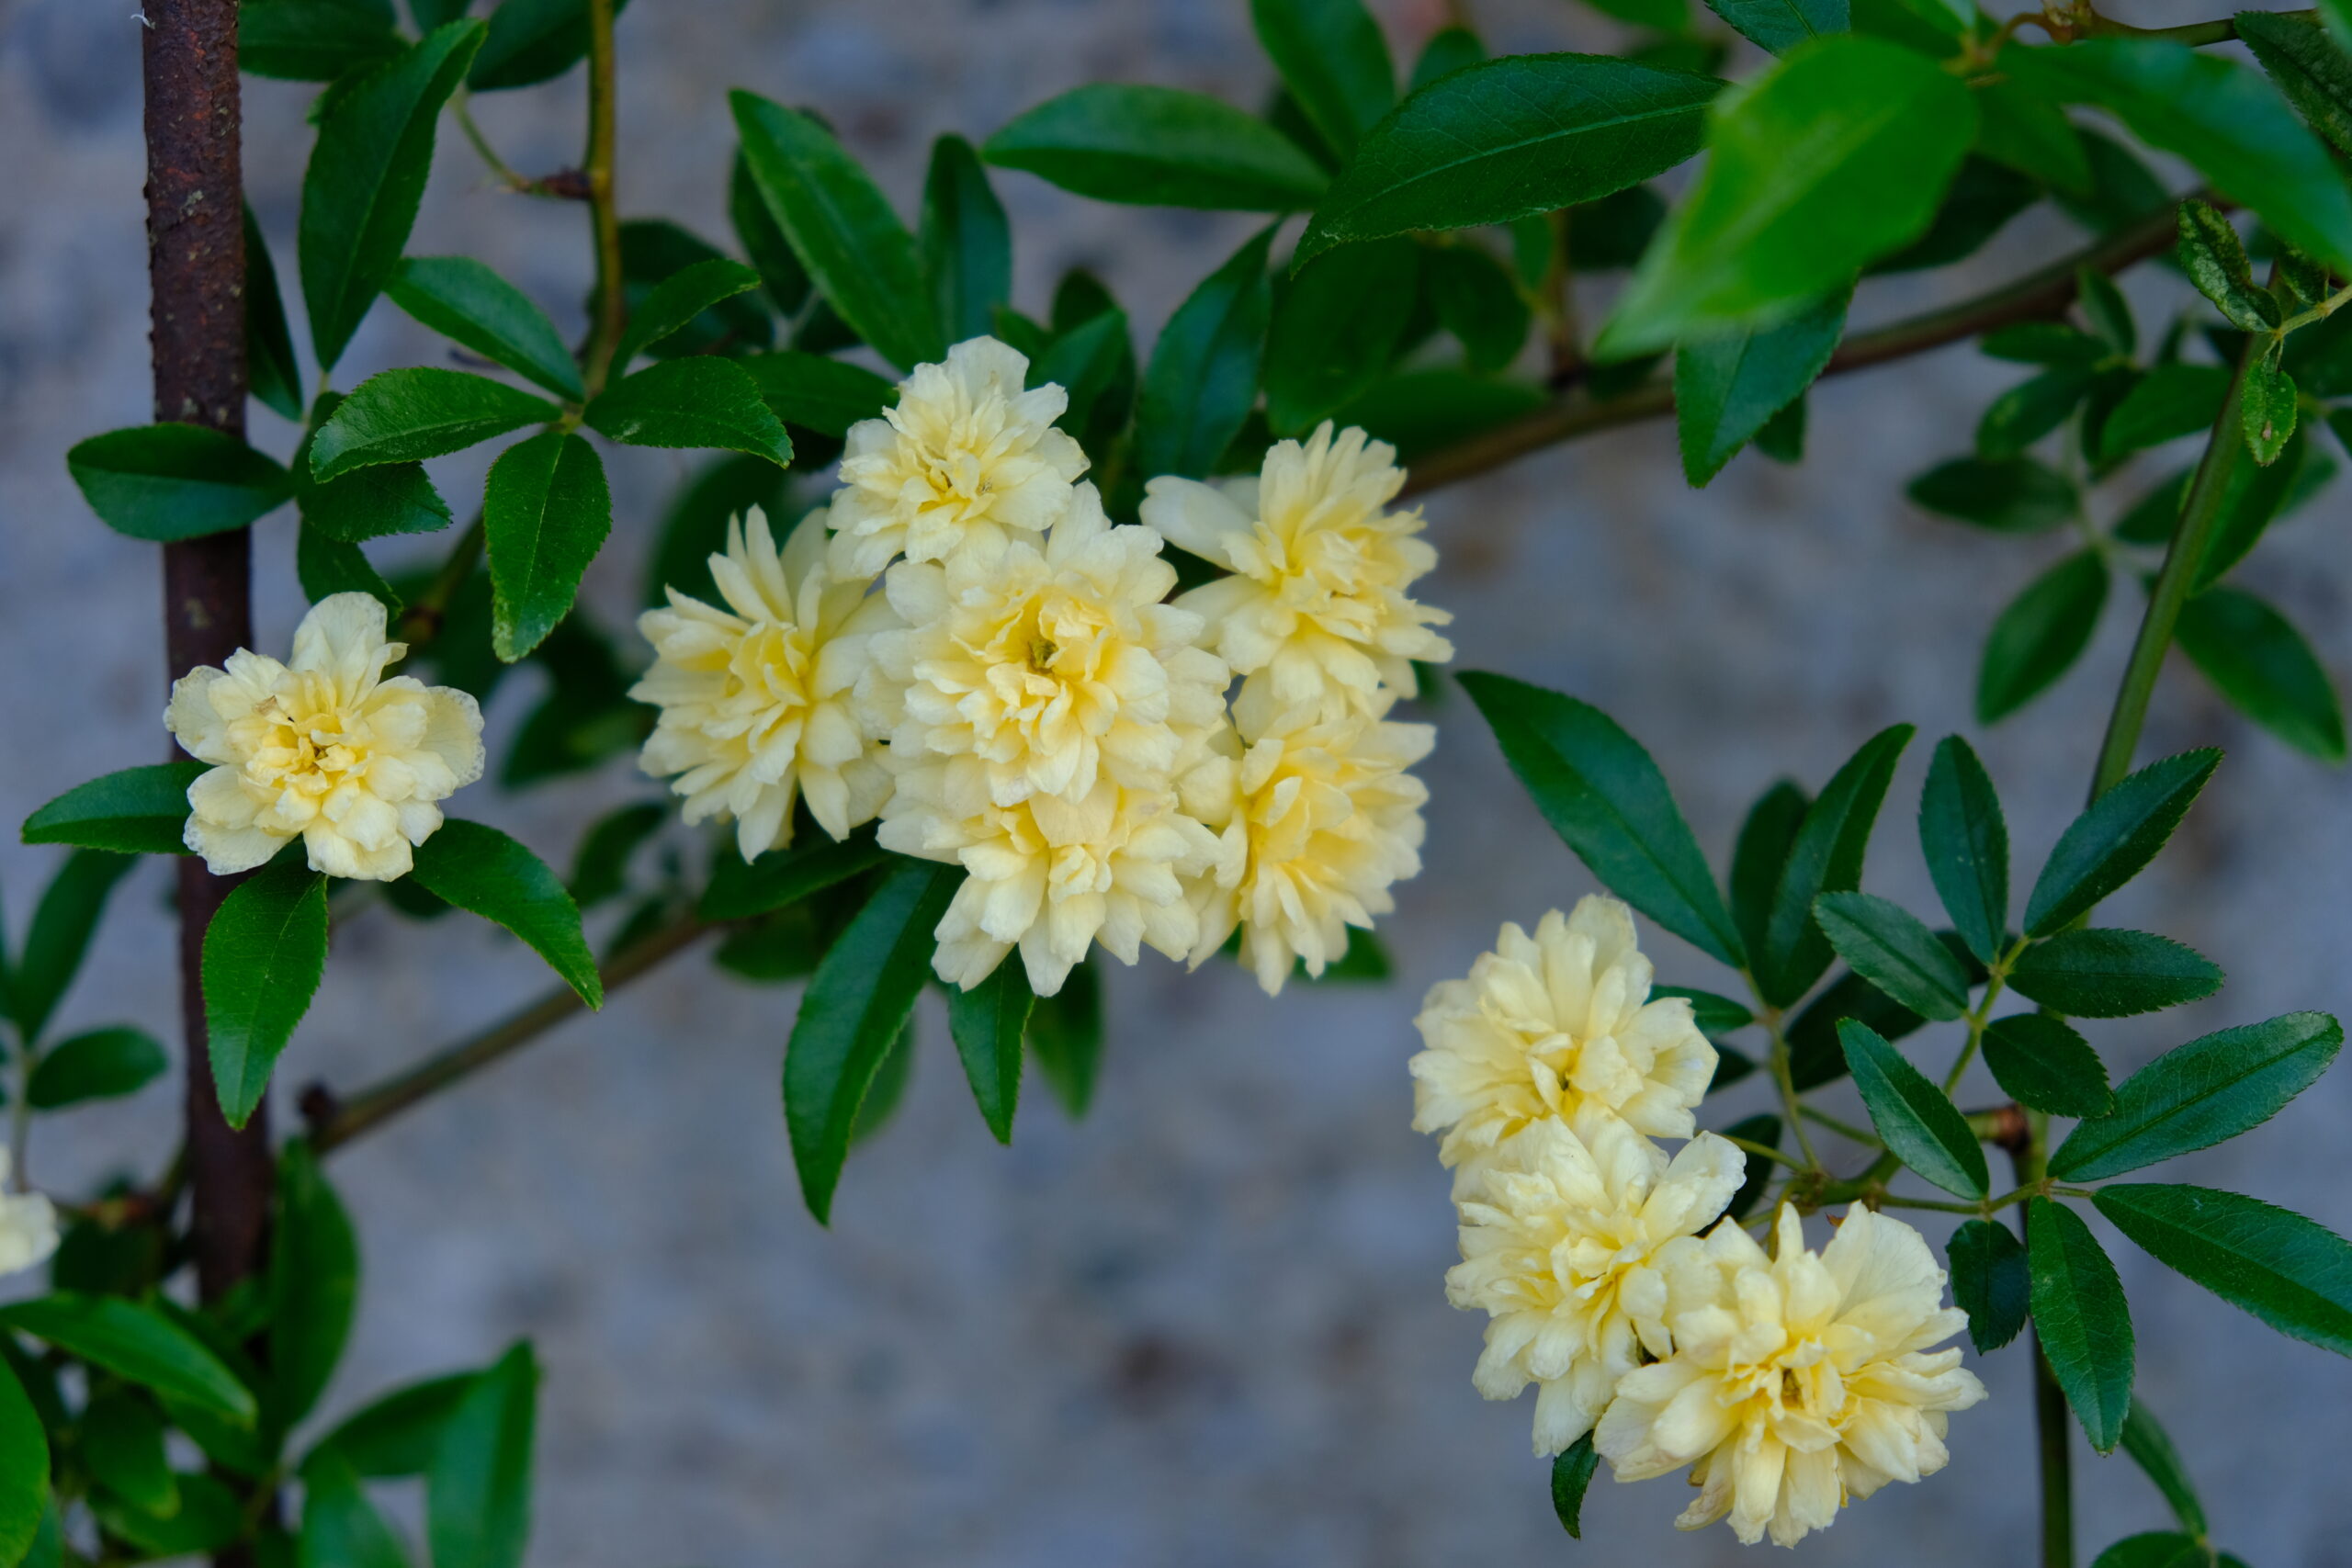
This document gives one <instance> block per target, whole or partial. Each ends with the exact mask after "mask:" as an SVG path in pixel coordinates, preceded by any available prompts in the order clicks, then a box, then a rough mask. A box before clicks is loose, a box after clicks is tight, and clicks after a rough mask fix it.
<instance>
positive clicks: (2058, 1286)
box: [2025, 1198, 2132, 1453]
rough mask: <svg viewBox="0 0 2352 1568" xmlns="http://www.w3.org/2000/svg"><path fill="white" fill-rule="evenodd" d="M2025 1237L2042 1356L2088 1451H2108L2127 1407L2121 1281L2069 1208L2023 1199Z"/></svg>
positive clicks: (2128, 1351)
mask: <svg viewBox="0 0 2352 1568" xmlns="http://www.w3.org/2000/svg"><path fill="white" fill-rule="evenodd" d="M2025 1234H2026V1247H2027V1252H2028V1255H2029V1256H2030V1259H2031V1262H2032V1268H2033V1292H2032V1301H2033V1323H2034V1330H2035V1333H2036V1335H2037V1336H2038V1337H2040V1339H2041V1351H2042V1354H2043V1355H2044V1356H2046V1357H2048V1358H2049V1359H2050V1370H2051V1371H2052V1372H2054V1373H2055V1374H2057V1378H2058V1386H2059V1387H2060V1388H2061V1389H2063V1390H2064V1391H2065V1394H2066V1403H2067V1404H2071V1405H2073V1406H2074V1408H2075V1418H2076V1419H2078V1420H2080V1421H2081V1422H2082V1424H2083V1432H2084V1434H2085V1435H2086V1437H2088V1438H2090V1440H2091V1447H2092V1448H2094V1449H2097V1450H2098V1451H2099V1452H2101V1453H2112V1452H2114V1450H2115V1445H2116V1444H2117V1443H2118V1442H2120V1441H2121V1440H2122V1438H2123V1420H2124V1417H2125V1416H2127V1415H2128V1414H2129V1413H2130V1411H2131V1365H2132V1347H2131V1308H2130V1307H2128V1306H2127V1305H2125V1304H2124V1301H2123V1285H2122V1282H2121V1281H2120V1280H2118V1279H2117V1278H2116V1277H2115V1265H2114V1264H2112V1263H2110V1262H2109V1261H2108V1257H2107V1254H2106V1253H2105V1252H2104V1251H2102V1250H2101V1249H2100V1247H2099V1245H2098V1237H2096V1236H2094V1235H2091V1228H2090V1226H2088V1225H2086V1224H2083V1222H2082V1220H2081V1219H2080V1218H2079V1217H2078V1216H2077V1215H2076V1214H2075V1212H2074V1211H2073V1210H2072V1209H2068V1208H2066V1207H2064V1206H2063V1205H2061V1204H2059V1203H2055V1202H2052V1201H2051V1200H2050V1199H2047V1198H2033V1199H2030V1200H2028V1201H2027V1205H2026V1226H2025Z"/></svg>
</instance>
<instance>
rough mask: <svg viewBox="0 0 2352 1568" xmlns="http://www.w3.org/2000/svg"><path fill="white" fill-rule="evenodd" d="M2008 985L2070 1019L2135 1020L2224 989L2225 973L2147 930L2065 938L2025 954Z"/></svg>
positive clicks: (2067, 933) (2074, 934)
mask: <svg viewBox="0 0 2352 1568" xmlns="http://www.w3.org/2000/svg"><path fill="white" fill-rule="evenodd" d="M2009 985H2010V987H2011V988H2012V989H2014V990H2015V991H2017V992H2018V995H2020V996H2022V997H2024V998H2027V999H2028V1000H2029V1001H2036V1002H2040V1003H2041V1005H2042V1006H2043V1007H2046V1008H2048V1009H2050V1010H2052V1011H2053V1012H2059V1013H2064V1014H2065V1015H2066V1016H2067V1017H2069V1018H2131V1017H2132V1016H2133V1015H2135V1014H2138V1013H2143V1012H2157V1011H2160V1010H2163V1009H2165V1008H2173V1007H2178V1006H2180V1005H2181V1004H2182V1003H2183V1002H2193V1001H2195V1000H2197V999H2198V998H2200V997H2210V996H2211V995H2212V994H2213V993H2214V992H2215V991H2218V990H2220V989H2221V988H2222V971H2221V967H2220V966H2219V965H2218V964H2214V963H2213V961H2212V960H2211V959H2209V958H2206V957H2205V956H2203V955H2202V954H2201V953H2197V952H2196V951H2194V950H2193V949H2191V948H2188V947H2185V946H2183V945H2182V944H2181V943H2179V942H2174V941H2171V940H2170V939H2168V938H2165V937H2160V936H2153V935H2151V934H2149V933H2148V932H2146V931H2113V930H2105V929H2093V930H2088V931H2060V932H2059V933H2058V934H2057V935H2056V936H2053V937H2052V938H2050V939H2049V940H2048V941H2046V942H2036V943H2034V944H2033V945H2032V946H2031V947H2029V948H2027V949H2026V950H2025V953H2023V955H2022V956H2020V957H2019V958H2018V962H2017V966H2016V967H2015V968H2014V969H2012V970H2011V971H2010V972H2009Z"/></svg>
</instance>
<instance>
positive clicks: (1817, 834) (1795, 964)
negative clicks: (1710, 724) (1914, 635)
mask: <svg viewBox="0 0 2352 1568" xmlns="http://www.w3.org/2000/svg"><path fill="white" fill-rule="evenodd" d="M1913 733H1914V731H1913V729H1912V727H1911V726H1909V725H1907V724H1898V725H1894V726H1892V727H1890V728H1886V729H1883V730H1881V731H1879V733H1878V734H1876V735H1874V736H1872V737H1871V739H1868V740H1866V741H1864V742H1863V743H1862V746H1861V749H1860V750H1858V751H1856V752H1855V753H1854V755H1853V757H1852V758H1851V759H1849V761H1847V763H1846V765H1845V766H1844V767H1842V768H1840V769H1838V772H1837V773H1836V775H1835V776H1834V777H1832V778H1831V779H1830V781H1829V782H1828V783H1827V784H1825V785H1823V786H1822V790H1821V794H1820V795H1819V797H1818V798H1816V799H1815V801H1814V803H1813V804H1812V805H1811V806H1810V807H1807V808H1806V810H1805V815H1804V823H1803V824H1801V825H1800V826H1799V827H1798V829H1797V835H1796V838H1795V840H1793V841H1792V843H1791V844H1790V846H1789V860H1788V863H1787V864H1786V865H1784V866H1782V867H1781V880H1780V882H1779V884H1778V885H1777V886H1775V887H1774V888H1773V890H1772V912H1771V915H1770V918H1769V919H1767V920H1766V921H1765V926H1764V945H1763V947H1762V949H1761V950H1760V951H1758V952H1756V953H1750V954H1749V957H1750V958H1751V959H1752V960H1753V961H1754V963H1753V970H1754V973H1755V975H1756V983H1757V986H1758V988H1759V990H1760V991H1761V994H1762V995H1763V997H1764V999H1765V1000H1766V1001H1768V1002H1770V1003H1771V1004H1772V1005H1773V1006H1774V1007H1787V1006H1788V1005H1789V1004H1791V1003H1792V1002H1794V1001H1795V1000H1796V999H1797V998H1800V997H1802V996H1804V994H1805V992H1806V991H1808V990H1810V989H1812V987H1813V983H1814V982H1815V980H1818V979H1820V978H1821V976H1822V972H1823V971H1824V970H1826V969H1827V968H1828V967H1829V953H1830V947H1829V939H1828V938H1827V937H1826V936H1825V935H1823V934H1822V930H1821V926H1820V923H1819V922H1818V921H1817V920H1815V918H1814V900H1815V899H1816V898H1818V897H1821V895H1823V894H1824V893H1843V892H1846V891H1849V889H1851V888H1854V887H1856V886H1860V883H1861V880H1862V856H1863V853H1864V852H1865V851H1866V850H1867V849H1868V848H1869V846H1870V837H1871V827H1872V826H1873V825H1874V824H1875V823H1876V822H1877V820H1878V809H1879V807H1880V806H1881V805H1882V804H1883V802H1884V801H1885V799H1886V786H1887V785H1888V784H1890V783H1892V782H1893V780H1894V764H1895V761H1897V759H1899V758H1900V757H1901V756H1902V755H1903V749H1904V747H1905V746H1906V745H1908V744H1910V741H1911V737H1912V734H1913ZM1661 923H1663V922H1661ZM1668 929H1671V928H1668Z"/></svg>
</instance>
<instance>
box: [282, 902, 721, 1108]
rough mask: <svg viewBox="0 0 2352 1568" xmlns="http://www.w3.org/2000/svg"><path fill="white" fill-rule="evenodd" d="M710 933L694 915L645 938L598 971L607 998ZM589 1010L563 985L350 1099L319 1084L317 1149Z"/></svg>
mask: <svg viewBox="0 0 2352 1568" xmlns="http://www.w3.org/2000/svg"><path fill="white" fill-rule="evenodd" d="M711 929H712V928H711V927H710V926H708V925H707V924H705V923H704V922H703V921H701V920H699V919H695V917H694V916H692V915H688V916H685V917H684V918H682V919H677V920H674V921H673V922H672V923H670V924H669V925H666V926H662V927H661V928H659V929H658V930H655V931H649V932H647V933H646V934H645V935H644V936H642V937H639V939H638V940H637V941H636V942H631V943H630V944H629V945H628V947H625V948H623V949H622V950H621V951H620V952H618V953H615V954H614V955H613V956H612V957H611V958H610V959H608V960H606V961H605V964H604V965H603V966H602V967H601V968H600V969H599V970H598V971H597V973H598V974H599V975H601V976H603V978H604V982H605V996H607V997H610V996H611V995H612V994H613V993H614V992H615V991H617V990H619V989H620V988H621V987H623V986H626V985H628V983H629V982H630V981H631V980H634V979H636V978H637V977H638V976H640V975H642V974H644V973H646V972H647V971H648V970H650V969H652V968H654V967H655V966H657V965H658V964H661V963H662V961H663V960H664V959H667V958H669V957H670V956H671V955H672V954H673V953H680V952H683V951H684V949H686V948H687V947H690V946H692V945H693V944H694V942H695V940H696V939H697V938H699V937H701V936H702V935H703V934H704V933H705V932H706V931H710V930H711ZM586 1007H587V1004H586V1003H584V1002H582V1000H581V999H580V997H579V995H578V993H577V992H575V991H573V990H572V989H571V987H569V986H559V987H555V988H554V989H552V990H550V991H549V992H548V994H547V995H546V996H544V997H541V998H539V999H538V1000H537V1001H535V1002H533V1003H531V1004H530V1005H529V1006H528V1007H526V1008H523V1009H521V1010H518V1011H516V1012H514V1013H511V1014H509V1015H508V1016H507V1017H505V1018H503V1019H502V1020H500V1021H498V1022H496V1023H493V1024H492V1025H491V1026H490V1027H489V1028H488V1029H485V1030H483V1031H481V1032H480V1033H478V1034H473V1035H469V1036H468V1037H467V1038H466V1039H464V1040H460V1041H458V1043H456V1044H454V1045H451V1046H449V1047H447V1049H445V1050H441V1051H436V1052H435V1053H434V1054H433V1055H430V1056H427V1057H426V1058H424V1060H423V1061H421V1062H419V1063H417V1064H416V1065H415V1066H413V1067H407V1068H403V1069H402V1070H401V1071H400V1072H398V1073H395V1074H393V1075H392V1076H391V1077H388V1078H385V1079H383V1080H382V1081H380V1082H379V1083H374V1084H370V1085H369V1086H368V1087H367V1088H366V1089H360V1090H359V1091H357V1092H356V1093H355V1094H353V1095H351V1096H350V1097H349V1098H348V1099H345V1098H340V1097H338V1096H337V1095H335V1094H334V1091H332V1090H331V1089H328V1088H327V1087H326V1086H325V1085H324V1084H312V1085H311V1087H310V1088H308V1089H304V1090H303V1091H302V1100H301V1105H302V1116H303V1119H304V1120H305V1121H306V1122H309V1123H310V1130H311V1147H312V1148H314V1149H316V1150H318V1151H319V1152H320V1153H321V1154H324V1153H325V1152H327V1151H328V1150H329V1149H333V1148H338V1147H340V1146H342V1145H345V1144H347V1143H349V1142H350V1141H351V1140H352V1139H354V1138H356V1137H357V1136H359V1135H360V1134H362V1133H366V1132H368V1131H370V1130H371V1129H373V1128H376V1127H379V1126H381V1125H383V1124H384V1123H385V1122H389V1121H390V1120H391V1119H392V1118H393V1117H395V1116H397V1115H399V1114H400V1113H401V1111H406V1110H407V1109H408V1108H409V1107H411V1106H413V1105H415V1104H416V1103H418V1102H419V1101H421V1100H426V1099H429V1098H431V1097H432V1096H433V1095H435V1094H436V1093H438V1092H439V1091H440V1090H442V1089H447V1088H448V1087H449V1086H450V1085H451V1084H454V1083H456V1082H458V1080H459V1079H462V1078H468V1077H472V1076H473V1075H474V1074H476V1073H478V1072H480V1071H481V1070H482V1069H483V1068H484V1067H487V1066H491V1065H492V1063H494V1062H499V1061H503V1059H505V1058H506V1057H507V1056H510V1055H514V1054H515V1052H516V1051H519V1050H521V1049H522V1048H523V1047H524V1046H526V1045H527V1044H529V1043H531V1042H532V1041H534V1040H536V1039H537V1038H538V1037H539V1036H540V1035H542V1034H545V1033H546V1032H548V1030H550V1029H553V1028H554V1027H555V1026H556V1025H558V1024H560V1023H562V1022H564V1021H566V1020H568V1019H570V1018H571V1016H572V1015H573V1014H575V1013H579V1012H582V1011H584V1010H586Z"/></svg>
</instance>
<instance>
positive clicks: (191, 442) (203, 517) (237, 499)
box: [65, 424, 294, 544]
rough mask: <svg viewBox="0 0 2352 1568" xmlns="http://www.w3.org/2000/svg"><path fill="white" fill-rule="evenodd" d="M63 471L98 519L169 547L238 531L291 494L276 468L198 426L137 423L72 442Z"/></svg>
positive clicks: (249, 450)
mask: <svg viewBox="0 0 2352 1568" xmlns="http://www.w3.org/2000/svg"><path fill="white" fill-rule="evenodd" d="M65 467H66V470H67V471H68V472H69V473H71V474H72V475H73V476H74V483H75V484H76V485H78V486H79V487H81V491H82V498H83V499H84V500H85V501H87V502H89V503H90V510H91V511H93V512H95V513H97V514H98V521H100V522H102V523H104V524H105V525H107V527H109V528H111V529H113V530H114V531H115V532H116V533H118V534H123V535H127V536H130V537H131V538H134V539H146V540H150V541H153V542H155V543H159V544H169V543H172V542H174V541H175V540H179V539H194V538H200V537H202V536H204V535H207V534H223V533H227V532H228V531H229V530H231V529H232V528H242V527H243V526H245V525H247V524H248V523H251V522H253V521H254V519H255V518H258V517H263V516H266V515H267V514H268V513H272V512H275V511H276V510H277V508H278V507H280V506H283V505H284V504H285V503H286V502H287V500H288V497H290V496H291V495H292V494H293V493H294V489H293V481H292V480H291V479H289V478H288V475H287V472H286V470H285V469H284V468H279V467H278V466H277V463H275V462H274V461H272V460H271V459H270V458H268V457H264V456H263V455H262V454H261V453H259V452H256V451H254V449H253V448H252V447H250V446H246V445H245V444H244V443H243V442H242V441H240V440H238V439H237V438H236V437H235V436H233V435H229V434H223V433H222V432H220V431H218V430H212V429H209V428H207V427H206V426H204V425H200V424H139V425H133V426H131V427H130V429H128V430H110V431H107V433H106V434H104V435H93V436H91V437H89V438H88V439H86V440H84V441H78V442H75V443H74V446H73V447H72V449H71V450H69V451H68V452H67V453H66V454H65Z"/></svg>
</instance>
